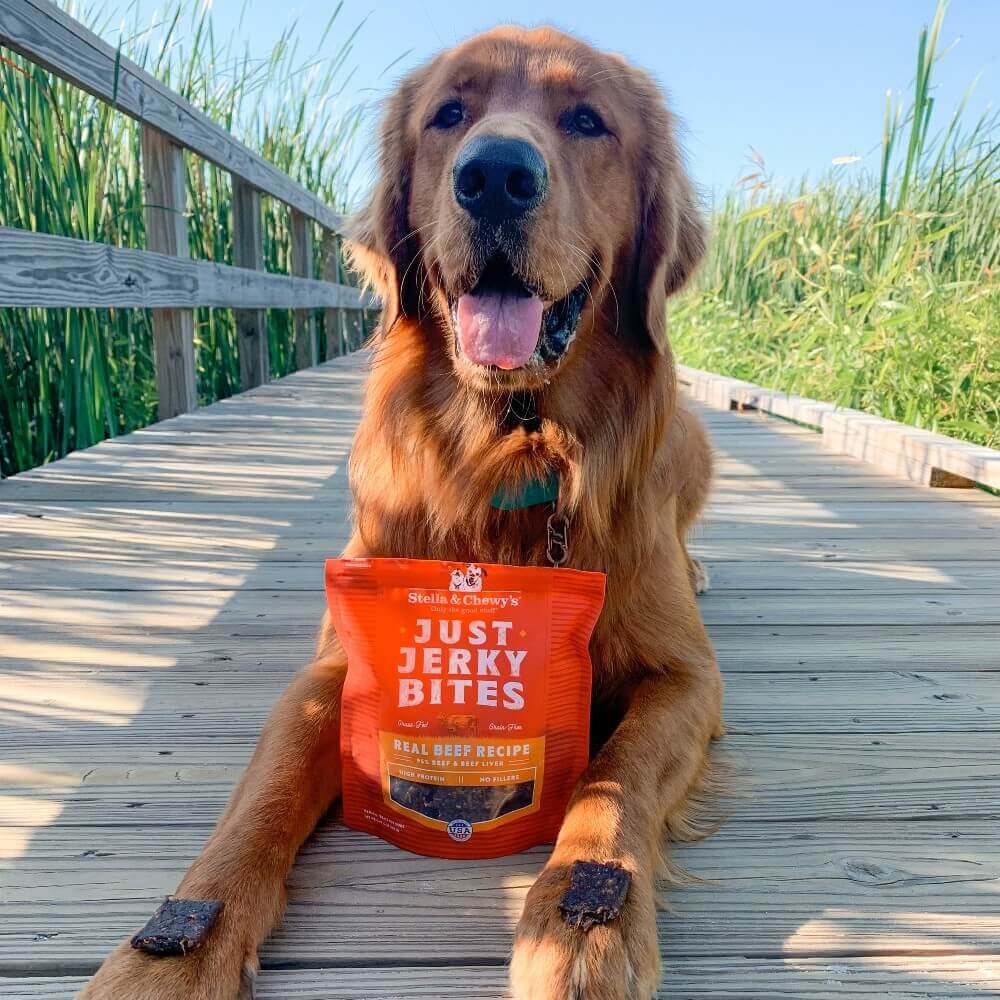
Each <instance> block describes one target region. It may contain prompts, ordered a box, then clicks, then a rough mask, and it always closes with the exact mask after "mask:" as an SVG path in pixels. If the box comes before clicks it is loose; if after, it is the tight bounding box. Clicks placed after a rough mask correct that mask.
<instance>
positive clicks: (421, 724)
mask: <svg viewBox="0 0 1000 1000" xmlns="http://www.w3.org/2000/svg"><path fill="white" fill-rule="evenodd" d="M326 582H327V596H328V599H329V604H330V612H331V614H332V616H333V621H334V624H335V625H336V627H337V633H338V635H339V636H340V640H341V642H342V643H343V645H344V649H345V650H346V652H347V662H348V669H347V680H346V682H345V685H344V695H343V709H342V718H341V730H340V747H341V754H342V758H343V807H344V822H345V823H346V824H347V825H348V826H349V827H351V828H353V829H355V830H363V831H365V832H367V833H372V834H375V835H376V836H378V837H381V838H382V839H383V840H387V841H389V843H391V844H395V845H397V846H398V847H402V848H405V849H406V850H408V851H413V852H415V853H417V854H426V855H430V856H433V857H442V858H493V857H499V856H501V855H505V854H513V853H515V852H517V851H523V850H526V849H527V848H529V847H532V846H534V845H535V844H542V843H550V842H552V841H554V840H555V837H556V834H557V832H558V830H559V825H560V823H561V822H562V817H563V814H564V812H565V810H566V804H567V802H568V800H569V797H570V794H571V793H572V791H573V786H574V784H575V782H576V779H577V778H578V777H579V776H580V773H581V772H582V771H583V769H584V767H585V766H586V764H587V758H588V750H589V730H590V686H591V664H590V655H589V652H588V645H589V641H590V635H591V632H592V631H593V628H594V625H595V623H596V621H597V617H598V615H599V614H600V612H601V607H602V605H603V603H604V575H603V574H602V573H587V572H582V571H579V570H572V569H561V568H560V569H551V568H536V567H522V566H501V565H495V564H485V563H480V564H475V565H467V564H459V563H450V562H438V561H434V560H422V559H331V560H330V561H328V562H327V564H326Z"/></svg>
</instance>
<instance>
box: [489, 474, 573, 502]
mask: <svg viewBox="0 0 1000 1000" xmlns="http://www.w3.org/2000/svg"><path fill="white" fill-rule="evenodd" d="M558 499H559V473H558V472H556V470H555V469H552V470H551V471H550V472H549V474H548V475H547V476H546V477H545V478H535V479H525V480H523V481H522V482H520V483H518V485H517V487H516V488H514V489H510V488H509V487H507V486H500V487H498V488H497V491H496V493H494V494H493V499H492V500H491V501H490V504H491V505H492V506H493V507H495V508H496V509H497V510H523V509H524V508H525V507H537V506H538V505H539V504H542V503H552V502H554V501H556V500H558Z"/></svg>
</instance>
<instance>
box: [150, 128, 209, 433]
mask: <svg viewBox="0 0 1000 1000" xmlns="http://www.w3.org/2000/svg"><path fill="white" fill-rule="evenodd" d="M142 176H143V189H144V213H145V219H146V249H147V250H154V251H156V252H157V253H165V254H170V255H171V256H173V257H188V256H189V255H190V254H189V248H188V231H187V216H186V215H185V211H186V209H187V198H186V183H185V177H184V152H183V150H182V149H181V148H180V147H179V146H175V145H174V143H172V142H171V141H170V139H168V138H167V137H166V136H165V135H164V134H163V133H162V132H158V131H157V130H156V129H154V128H151V127H150V126H149V125H143V127H142ZM151 312H152V314H153V357H154V365H155V368H156V392H157V397H158V400H159V414H160V419H161V420H165V419H166V418H167V417H174V416H176V415H177V414H178V413H187V412H188V411H190V410H193V409H194V408H195V407H196V406H197V405H198V390H197V384H196V380H195V366H194V310H192V309H153V310H151Z"/></svg>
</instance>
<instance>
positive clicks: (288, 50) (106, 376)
mask: <svg viewBox="0 0 1000 1000" xmlns="http://www.w3.org/2000/svg"><path fill="white" fill-rule="evenodd" d="M170 3H171V4H172V5H171V6H170V7H169V9H168V10H167V11H166V13H161V14H160V15H159V16H158V17H157V18H156V19H155V21H154V22H153V23H152V24H150V25H144V24H140V23H139V22H138V15H137V14H136V11H135V8H131V9H130V10H129V11H127V12H126V22H125V26H124V27H123V28H122V29H121V31H120V38H121V42H120V49H121V52H122V54H123V55H124V56H127V57H128V58H129V59H131V60H133V61H134V62H136V63H138V64H139V65H140V66H142V67H143V68H145V69H147V70H148V71H149V72H151V73H152V74H153V75H154V76H156V77H157V78H159V79H160V80H162V81H163V82H164V83H166V84H167V85H168V86H170V87H172V88H173V89H174V90H175V91H177V92H178V93H180V94H181V95H182V96H184V97H185V98H186V99H187V100H189V101H190V102H191V103H192V104H194V105H195V106H196V107H198V108H200V109H202V110H203V111H205V112H206V113H207V114H208V115H209V116H210V117H212V118H213V119H214V120H215V121H216V122H218V123H219V124H220V125H222V126H223V127H224V128H226V129H227V130H229V131H230V132H232V133H233V134H234V135H236V136H237V137H238V138H239V139H241V140H242V141H243V142H245V143H246V144H247V145H249V146H250V147H251V148H253V149H254V150H256V151H257V152H259V153H260V154H261V155H262V156H263V157H264V158H265V159H267V160H270V161H271V162H272V163H274V164H275V165H277V166H278V167H280V168H281V169H282V170H284V171H285V172H286V173H287V174H289V175H290V176H291V177H293V178H294V179H295V180H297V181H299V182H300V183H301V184H303V185H304V186H305V187H307V188H309V189H310V190H311V191H314V192H315V193H316V194H318V195H319V196H320V198H322V199H323V200H324V201H325V202H326V203H327V204H330V205H332V206H334V207H335V208H341V209H342V208H344V207H345V206H344V201H345V198H346V194H347V190H348V184H349V179H350V170H351V164H352V162H354V161H353V156H352V142H353V140H354V138H355V137H356V135H357V133H358V128H359V121H360V111H359V109H358V108H353V107H350V106H345V104H344V100H343V92H344V84H345V83H346V81H347V80H348V79H349V69H350V67H349V59H350V53H351V45H352V42H353V38H354V32H353V31H349V30H343V28H342V22H343V14H342V12H341V8H340V6H337V7H335V9H334V11H333V13H332V15H331V17H330V20H329V24H328V27H327V30H326V33H325V34H324V36H323V37H322V38H321V39H319V40H318V41H317V43H316V46H315V52H312V53H306V54H303V52H302V51H301V49H300V46H299V44H298V42H297V33H296V30H295V28H294V26H293V27H291V28H289V30H288V31H286V32H285V33H284V34H283V35H282V36H281V37H280V38H279V39H278V41H277V42H276V43H275V44H274V46H273V48H272V49H271V51H270V53H269V54H268V55H267V56H266V57H265V58H255V57H254V56H253V55H252V54H251V53H250V51H249V50H248V49H247V48H246V47H245V46H244V45H241V44H240V43H238V42H236V41H234V40H233V38H238V37H240V33H239V32H237V33H235V35H234V36H233V38H226V39H220V38H219V37H218V36H217V34H216V31H215V29H214V26H213V21H212V15H211V10H210V7H209V6H208V5H207V4H205V3H201V2H198V0H170ZM102 11H105V12H102ZM70 13H71V14H72V15H73V16H74V17H76V18H77V19H78V20H81V21H82V22H83V23H84V24H86V25H88V26H89V27H91V28H92V29H93V30H95V31H97V32H98V33H99V34H101V35H102V36H103V37H105V38H110V37H113V35H114V33H113V32H110V31H109V30H108V28H109V25H110V24H111V23H112V16H113V15H112V14H111V13H108V12H106V8H86V9H84V8H79V7H70ZM117 16H120V15H117ZM139 145H140V131H139V127H138V125H137V124H136V123H135V122H133V121H132V120H131V119H129V118H127V117H126V116H124V115H122V114H120V113H118V112H116V111H113V110H112V109H111V108H110V107H109V106H108V105H106V104H104V103H103V102H101V101H99V100H97V99H95V98H92V97H90V96H88V95H87V94H85V93H84V92H83V91H81V90H78V89H77V88H76V87H73V86H72V85H70V84H68V83H64V82H63V81H61V80H59V79H58V78H57V77H54V76H53V75H52V74H50V73H47V72H45V71H44V70H42V69H40V68H39V67H37V66H35V65H34V64H32V63H30V62H28V61H27V60H24V59H22V58H20V57H19V56H17V55H15V54H14V53H12V52H9V51H6V50H4V49H3V48H0V225H4V226H14V227H19V228H23V229H30V230H34V231H37V232H43V233H51V234H56V235H61V236H72V237H77V238H80V239H86V240H94V241H96V242H98V243H108V244H113V245H115V246H123V247H140V248H141V247H144V246H145V233H144V224H143V201H142V198H143V195H142V177H141V164H140V159H139ZM186 162H187V171H188V184H187V187H188V222H189V227H188V228H189V236H190V249H191V255H192V257H195V258H200V259H204V260H215V261H222V262H226V263H231V262H232V228H231V219H232V214H231V210H230V206H231V197H232V192H231V184H230V179H229V176H228V174H227V173H226V172H225V171H222V170H219V169H217V168H215V167H213V166H211V165H210V164H208V163H206V162H205V161H204V160H202V159H200V158H199V157H197V156H194V155H188V156H187V157H186ZM263 201H264V208H263V213H264V227H263V231H264V249H265V258H266V263H267V267H268V269H269V270H275V271H284V272H287V271H288V270H289V246H290V233H289V217H288V209H287V207H286V206H284V205H282V204H281V203H278V202H275V201H273V200H272V199H269V198H265V199H264V200H263ZM317 239H318V235H317ZM319 249H320V248H319V246H317V248H316V253H315V254H314V256H315V258H316V260H317V267H319V261H320V253H319ZM268 327H269V331H268V333H269V341H270V351H271V369H272V373H273V374H276V375H280V374H284V373H286V372H288V371H290V370H291V369H292V368H293V367H294V348H293V339H294V338H293V322H292V317H291V314H290V313H289V312H288V311H285V310H269V312H268ZM195 348H196V363H197V373H198V392H199V397H200V400H201V401H202V402H208V401H211V400H214V399H218V398H220V397H223V396H227V395H229V394H231V393H233V392H235V391H237V390H238V388H239V384H238V383H239V359H238V356H237V350H236V336H235V328H234V324H233V319H232V313H231V312H230V311H229V310H225V309H213V310H207V309H206V310H199V311H198V312H197V315H196V327H195ZM155 418H156V395H155V384H154V376H153V360H152V334H151V328H150V320H149V314H148V313H147V312H146V311H144V310H86V309H52V310H42V309H0V475H10V474H12V473H14V472H17V471H19V470H22V469H27V468H31V467H32V466H35V465H38V464H41V463H42V462H46V461H49V460H51V459H53V458H57V457H59V456H60V455H64V454H66V453H67V452H68V451H71V450H73V449H75V448H83V447H87V446H88V445H91V444H93V443H95V442H97V441H100V440H102V439H103V438H105V437H108V436H109V435H114V434H119V433H122V432H125V431H128V430H131V429H133V428H136V427H140V426H143V425H145V424H148V423H150V422H151V421H152V420H154V419H155Z"/></svg>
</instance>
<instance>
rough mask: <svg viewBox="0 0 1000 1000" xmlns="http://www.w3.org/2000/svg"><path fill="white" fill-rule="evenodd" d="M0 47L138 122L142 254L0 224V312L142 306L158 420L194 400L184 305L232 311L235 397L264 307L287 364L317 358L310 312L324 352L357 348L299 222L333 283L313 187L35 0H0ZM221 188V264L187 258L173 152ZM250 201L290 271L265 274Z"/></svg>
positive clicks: (357, 310)
mask: <svg viewBox="0 0 1000 1000" xmlns="http://www.w3.org/2000/svg"><path fill="white" fill-rule="evenodd" d="M0 45H4V46H6V47H7V48H10V49H12V50H13V51H15V52H18V53H20V54H21V55H22V56H24V57H25V58H26V59H28V60H30V61H32V62H34V63H37V64H38V65H40V66H42V67H44V68H45V69H47V70H49V71H51V72H52V73H55V74H56V75H58V76H60V77H62V78H63V79H64V80H67V81H68V82H70V83H72V84H74V85H75V86H77V87H80V88H81V89H83V90H86V91H87V92H89V93H91V94H93V95H94V96H95V97H98V98H100V99H101V100H102V101H105V102H106V103H108V104H110V105H111V106H112V107H114V108H116V109H117V110H119V111H122V112H123V113H125V114H127V115H129V116H131V117H132V118H134V119H136V120H137V121H138V122H139V123H140V124H141V126H142V168H143V183H144V198H143V202H144V206H145V207H144V214H145V224H146V243H147V249H146V250H126V249H121V248H117V247H111V246H106V245H103V244H98V243H91V242H88V241H85V240H76V239H70V238H67V237H63V236H52V235H47V234H44V233H34V232H27V231H24V230H20V229H9V228H3V227H0V306H41V307H46V308H60V307H67V306H71V307H96V308H110V307H116V308H128V307H135V308H148V309H150V310H151V312H152V323H153V346H154V356H155V365H156V387H157V392H158V397H159V414H160V417H161V419H163V418H166V417H171V416H174V415H176V414H178V413H185V412H187V411H188V410H192V409H194V408H195V406H196V405H197V392H196V384H195V360H194V309H195V308H196V307H198V306H217V307H223V308H231V309H233V310H234V311H235V319H236V329H237V341H238V347H239V358H240V379H241V384H242V387H243V388H244V389H247V388H251V387H252V386H256V385H260V384H261V383H262V382H265V381H267V379H268V377H269V363H268V346H267V327H266V314H265V310H267V309H269V308H280V309H294V310H295V311H296V312H295V362H296V366H297V367H300V368H302V367H306V366H308V365H311V364H315V363H316V361H317V356H316V355H317V346H316V335H315V329H314V327H315V323H314V319H313V313H312V310H314V309H320V308H321V309H325V310H327V313H326V315H325V326H326V330H327V345H328V353H333V352H332V351H330V347H332V346H334V345H333V344H332V343H331V340H335V339H336V338H337V335H338V334H343V335H344V336H345V337H346V339H347V341H348V342H357V340H358V339H359V338H358V336H357V334H358V332H359V331H360V330H361V329H362V328H363V322H364V320H363V316H364V314H363V310H365V309H370V308H372V307H373V305H374V303H373V302H372V301H371V300H370V299H368V298H367V297H366V296H364V295H362V294H361V293H360V292H359V291H358V289H356V288H351V287H349V286H347V285H342V284H337V283H336V281H332V280H323V281H319V280H315V279H313V278H312V273H313V240H312V235H313V234H312V232H311V227H312V223H314V222H315V223H317V224H318V225H319V226H320V227H321V228H322V230H323V246H324V248H325V252H324V256H325V258H326V262H325V265H324V273H325V275H326V276H327V277H328V278H336V276H337V257H338V255H337V253H336V238H337V235H338V233H339V232H340V230H341V227H342V222H343V220H342V218H341V216H339V215H338V214H337V213H336V212H335V211H334V210H333V209H332V208H330V207H329V206H328V205H325V204H324V203H323V202H322V201H321V200H320V199H319V198H317V197H316V195H314V194H313V193H312V192H310V191H307V190H306V189H305V188H304V187H302V186H301V185H300V184H298V183H296V182H295V181H293V180H292V179H291V178H290V177H289V176H287V174H285V173H283V172H282V171H281V170H279V169H278V168H277V167H275V166H274V165H273V164H271V163H268V162H267V161H266V160H264V159H262V158H261V157H260V156H258V155H257V154H256V153H255V152H254V151H253V150H251V149H250V148H248V147H247V146H245V145H244V144H243V143H241V142H240V141H239V140H237V139H235V138H234V137H233V136H231V135H230V134H229V133H228V132H226V131H225V129H223V128H220V127H219V126H218V125H216V124H215V122H213V121H212V120H211V119H210V118H208V116H207V115H205V114H203V113H202V112H201V111H199V110H198V109H197V108H195V107H194V106H193V105H191V104H189V103H188V102H187V101H185V100H184V99H183V98H182V97H181V96H180V95H178V94H175V93H174V92H173V91H172V90H170V89H169V88H168V87H165V86H164V85H163V84H162V83H160V82H159V81H158V80H156V79H155V78H154V77H152V76H151V75H150V74H149V73H146V72H145V71H144V70H142V69H141V68H140V67H139V66H137V65H135V64H134V63H132V62H130V61H129V60H128V59H125V58H123V57H122V55H121V53H120V52H118V51H117V50H115V49H114V48H112V47H111V46H110V45H108V44H106V43H105V42H103V41H102V40H101V39H100V38H98V37H97V36H96V35H95V34H94V33H93V32H91V31H88V30H87V29H86V28H85V27H84V26H83V25H82V24H80V23H78V22H77V21H75V20H74V19H73V18H72V17H70V16H69V15H68V14H66V13H65V12H63V11H62V10H60V9H59V8H58V7H56V6H54V5H53V4H51V3H49V2H48V0H0ZM185 149H187V150H190V151H191V152H192V153H196V154H197V155H199V156H201V157H203V158H204V159H206V160H209V161H211V162H212V163H214V164H216V165H217V166H219V167H222V168H223V169H225V170H227V171H228V172H229V173H230V174H231V175H232V182H233V263H234V265H235V266H229V265H227V264H217V263H212V262H210V261H197V260H190V259H189V257H188V234H187V218H186V216H185V208H186V192H185V187H184V185H185V180H184V152H183V151H184V150H185ZM261 194H267V195H270V196H271V197H273V198H277V199H278V200H280V201H282V202H284V203H285V204H286V205H287V206H288V208H289V212H290V216H291V217H290V226H289V228H290V231H291V234H292V246H291V262H292V270H293V272H294V273H293V275H282V274H269V273H267V272H266V271H265V269H264V248H263V240H262V231H261V204H260V198H261Z"/></svg>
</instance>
